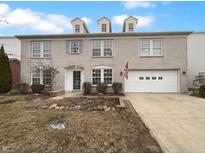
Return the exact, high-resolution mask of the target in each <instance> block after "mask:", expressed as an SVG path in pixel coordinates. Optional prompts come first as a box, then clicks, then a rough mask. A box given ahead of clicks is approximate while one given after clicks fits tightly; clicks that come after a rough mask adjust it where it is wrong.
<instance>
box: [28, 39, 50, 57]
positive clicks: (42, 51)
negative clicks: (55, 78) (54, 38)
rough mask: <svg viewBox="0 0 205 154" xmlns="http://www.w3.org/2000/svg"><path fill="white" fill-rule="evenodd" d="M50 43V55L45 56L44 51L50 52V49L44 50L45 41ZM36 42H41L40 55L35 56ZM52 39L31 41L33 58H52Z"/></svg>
mask: <svg viewBox="0 0 205 154" xmlns="http://www.w3.org/2000/svg"><path fill="white" fill-rule="evenodd" d="M48 42H49V43H50V56H45V55H44V51H46V52H47V53H46V54H48V51H49V50H44V43H48ZM34 43H40V57H35V56H34V54H33V53H34ZM51 43H52V42H51V41H50V40H45V41H32V42H31V56H32V58H45V59H46V58H48V59H49V58H51V57H52V47H51Z"/></svg>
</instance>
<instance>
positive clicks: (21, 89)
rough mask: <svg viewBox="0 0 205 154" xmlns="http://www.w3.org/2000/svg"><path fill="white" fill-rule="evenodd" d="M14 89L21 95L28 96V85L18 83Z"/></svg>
mask: <svg viewBox="0 0 205 154" xmlns="http://www.w3.org/2000/svg"><path fill="white" fill-rule="evenodd" d="M14 89H15V90H16V91H18V92H19V93H21V94H26V93H28V92H29V85H28V84H27V83H18V84H17V85H15V86H14Z"/></svg>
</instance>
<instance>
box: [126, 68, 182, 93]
mask: <svg viewBox="0 0 205 154" xmlns="http://www.w3.org/2000/svg"><path fill="white" fill-rule="evenodd" d="M125 92H178V77H177V71H175V70H171V71H129V74H128V80H125Z"/></svg>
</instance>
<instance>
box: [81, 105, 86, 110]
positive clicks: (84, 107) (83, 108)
mask: <svg viewBox="0 0 205 154" xmlns="http://www.w3.org/2000/svg"><path fill="white" fill-rule="evenodd" d="M87 109H88V106H87V105H81V106H80V110H87Z"/></svg>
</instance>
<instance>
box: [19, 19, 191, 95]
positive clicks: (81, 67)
mask: <svg viewBox="0 0 205 154" xmlns="http://www.w3.org/2000/svg"><path fill="white" fill-rule="evenodd" d="M137 22H138V20H137V19H136V18H134V17H129V18H127V19H125V21H124V24H123V25H124V26H123V32H121V33H112V32H111V29H112V28H111V21H110V20H109V19H107V18H105V17H103V18H101V19H99V20H98V26H99V33H89V31H88V28H87V26H86V24H85V22H84V21H82V20H81V19H79V18H76V19H74V20H72V25H73V32H74V34H64V35H60V34H59V35H24V36H17V37H18V38H19V39H20V40H21V60H22V65H21V82H27V83H30V84H32V83H44V84H48V83H49V82H50V75H49V72H44V71H41V70H39V69H34V68H36V67H34V66H39V67H41V66H42V65H52V66H54V67H56V68H57V69H58V71H59V74H57V76H56V78H55V84H54V89H64V90H65V91H75V90H82V84H83V82H85V81H87V82H91V83H92V85H93V87H94V89H95V87H96V85H97V84H98V83H100V82H104V83H106V84H108V86H111V85H112V83H113V82H121V83H123V87H124V91H125V92H187V36H188V35H189V34H190V33H191V32H135V29H136V25H137ZM127 62H129V77H128V80H125V79H124V77H123V70H124V67H125V65H126V63H127ZM109 89H111V88H109Z"/></svg>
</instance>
